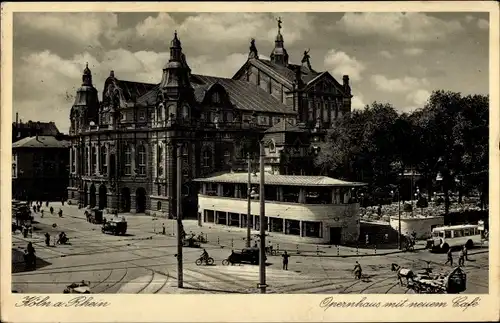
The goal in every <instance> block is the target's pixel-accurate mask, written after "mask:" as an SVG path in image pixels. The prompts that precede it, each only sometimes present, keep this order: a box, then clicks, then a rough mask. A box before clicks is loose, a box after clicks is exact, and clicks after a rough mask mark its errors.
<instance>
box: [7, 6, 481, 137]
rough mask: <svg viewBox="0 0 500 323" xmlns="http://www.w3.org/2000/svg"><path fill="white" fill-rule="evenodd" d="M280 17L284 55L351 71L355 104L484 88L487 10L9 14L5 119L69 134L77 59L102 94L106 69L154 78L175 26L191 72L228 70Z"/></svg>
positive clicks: (412, 101) (269, 40)
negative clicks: (9, 113) (8, 115)
mask: <svg viewBox="0 0 500 323" xmlns="http://www.w3.org/2000/svg"><path fill="white" fill-rule="evenodd" d="M278 15H279V16H281V17H282V20H283V30H282V33H283V36H284V39H285V47H286V48H287V50H288V53H289V55H290V60H291V62H292V63H300V60H301V58H302V53H303V51H304V50H305V49H307V48H310V53H309V54H310V55H311V63H312V66H313V68H314V69H316V70H318V71H323V70H328V71H330V73H331V74H332V75H333V76H334V77H335V78H337V80H339V81H341V79H342V75H343V74H349V76H350V78H351V82H352V88H353V94H354V98H353V100H354V101H353V107H354V108H362V107H363V106H364V105H365V104H370V103H371V102H373V101H378V102H389V103H391V104H393V105H394V106H395V107H396V109H398V110H400V111H411V110H413V109H415V108H417V107H420V106H422V105H423V104H425V101H426V99H427V98H428V96H429V94H430V92H432V91H433V90H435V89H445V90H452V91H459V92H462V93H464V94H469V93H481V94H488V53H489V45H488V43H489V32H488V29H489V17H488V14H487V13H470V12H469V13H406V14H405V13H285V14H274V13H173V14H169V13H72V14H70V13H15V14H14V69H13V81H14V82H13V85H14V92H13V94H14V97H13V107H14V114H13V118H15V112H18V113H19V117H20V119H22V120H23V121H27V120H40V121H55V122H56V124H57V126H58V127H59V129H60V130H61V131H63V132H67V130H68V127H69V112H70V108H71V105H72V103H73V99H74V94H75V91H76V89H77V88H78V87H79V86H80V84H81V74H82V71H83V69H84V67H85V62H88V63H89V67H90V69H91V70H92V74H93V79H94V85H95V86H96V88H97V89H98V91H99V92H100V93H101V92H102V90H103V89H102V88H103V82H104V80H105V79H106V77H107V76H108V75H109V71H110V70H114V71H115V75H116V77H117V78H118V79H122V80H134V81H142V82H150V83H158V82H159V81H160V79H161V73H162V71H161V68H162V66H163V64H164V63H165V62H166V61H167V60H168V51H169V43H170V40H171V39H172V36H173V32H174V30H177V31H178V34H179V38H180V40H181V41H182V45H183V50H184V52H185V54H186V56H187V61H188V64H189V65H190V66H191V69H192V70H193V72H194V73H198V74H207V75H215V76H221V77H232V76H233V75H234V73H235V72H236V71H237V70H238V68H239V67H240V66H241V65H242V64H243V63H244V62H245V61H246V58H247V53H248V47H249V41H250V39H251V38H252V37H253V38H255V39H256V45H257V48H258V50H259V54H260V55H261V56H262V57H268V56H269V55H270V53H271V51H272V48H273V45H274V37H275V35H276V30H277V27H276V21H275V18H276V17H277V16H278Z"/></svg>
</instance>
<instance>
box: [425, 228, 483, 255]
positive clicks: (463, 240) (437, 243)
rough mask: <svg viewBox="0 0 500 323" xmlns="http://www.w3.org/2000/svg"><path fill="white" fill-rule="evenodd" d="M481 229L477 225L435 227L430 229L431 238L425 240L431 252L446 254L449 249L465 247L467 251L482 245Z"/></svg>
mask: <svg viewBox="0 0 500 323" xmlns="http://www.w3.org/2000/svg"><path fill="white" fill-rule="evenodd" d="M483 230H484V229H483V227H482V226H480V225H479V224H461V225H453V226H444V227H436V228H433V229H432V238H431V239H429V240H427V248H429V249H430V250H431V251H441V252H448V249H449V248H456V247H462V246H464V245H465V246H466V247H467V249H470V248H472V247H473V246H474V245H480V244H481V243H482V241H481V237H482V231H483Z"/></svg>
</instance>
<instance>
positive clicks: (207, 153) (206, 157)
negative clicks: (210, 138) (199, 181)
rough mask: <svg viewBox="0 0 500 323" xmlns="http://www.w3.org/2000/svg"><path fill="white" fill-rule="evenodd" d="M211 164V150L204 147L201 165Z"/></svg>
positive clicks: (207, 165)
mask: <svg viewBox="0 0 500 323" xmlns="http://www.w3.org/2000/svg"><path fill="white" fill-rule="evenodd" d="M210 166H212V152H211V151H210V149H209V148H206V149H205V150H204V151H203V167H210Z"/></svg>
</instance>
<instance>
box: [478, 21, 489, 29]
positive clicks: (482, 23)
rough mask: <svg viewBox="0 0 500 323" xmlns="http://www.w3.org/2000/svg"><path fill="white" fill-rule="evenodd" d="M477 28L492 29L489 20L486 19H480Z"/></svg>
mask: <svg viewBox="0 0 500 323" xmlns="http://www.w3.org/2000/svg"><path fill="white" fill-rule="evenodd" d="M477 26H478V27H479V28H480V29H489V28H490V23H489V22H488V20H486V19H479V20H478V21H477Z"/></svg>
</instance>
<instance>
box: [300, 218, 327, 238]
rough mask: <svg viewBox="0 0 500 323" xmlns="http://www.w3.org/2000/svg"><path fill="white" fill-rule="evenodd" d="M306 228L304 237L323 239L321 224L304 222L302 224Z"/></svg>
mask: <svg viewBox="0 0 500 323" xmlns="http://www.w3.org/2000/svg"><path fill="white" fill-rule="evenodd" d="M302 224H303V226H304V228H303V231H304V236H306V237H311V238H321V237H322V232H321V222H309V221H304V222H302Z"/></svg>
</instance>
